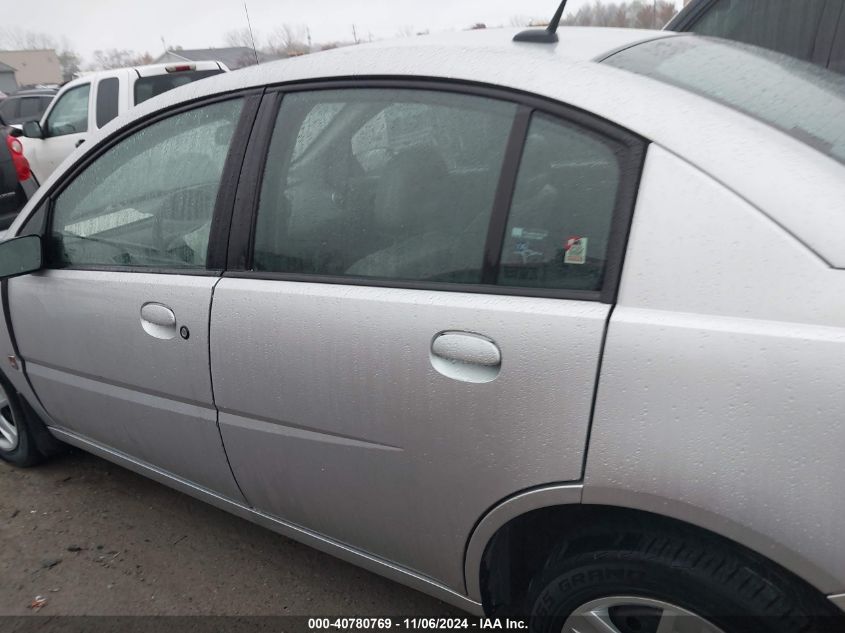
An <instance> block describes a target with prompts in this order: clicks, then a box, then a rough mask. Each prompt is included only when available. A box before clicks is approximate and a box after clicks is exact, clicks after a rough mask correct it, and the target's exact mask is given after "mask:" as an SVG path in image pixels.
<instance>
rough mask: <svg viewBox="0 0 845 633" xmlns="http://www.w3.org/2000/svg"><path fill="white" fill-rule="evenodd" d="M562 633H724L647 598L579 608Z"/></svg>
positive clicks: (698, 618) (614, 599)
mask: <svg viewBox="0 0 845 633" xmlns="http://www.w3.org/2000/svg"><path fill="white" fill-rule="evenodd" d="M562 633H724V632H723V631H722V629H720V628H719V627H717V626H715V625H714V624H712V623H711V622H709V621H707V620H706V619H704V618H703V617H701V616H698V615H696V614H694V613H691V612H690V611H687V610H686V609H682V608H681V607H677V606H675V605H672V604H669V603H668V602H663V601H661V600H652V599H649V598H635V597H631V596H618V597H609V598H601V599H599V600H593V601H591V602H588V603H587V604H584V605H581V606H580V607H578V608H577V609H575V611H573V612H572V615H570V616H569V618H568V619H567V620H566V622H565V623H564V624H563V631H562Z"/></svg>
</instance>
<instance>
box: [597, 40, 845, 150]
mask: <svg viewBox="0 0 845 633" xmlns="http://www.w3.org/2000/svg"><path fill="white" fill-rule="evenodd" d="M604 63H606V64H610V65H611V66H616V67H617V68H622V69H624V70H628V71H631V72H634V73H637V74H640V75H645V76H647V77H651V78H653V79H658V80H660V81H663V82H665V83H668V84H671V85H673V86H677V87H679V88H684V89H686V90H689V91H691V92H694V93H696V94H699V95H702V96H704V97H707V98H709V99H712V100H714V101H718V102H719V103H722V104H725V105H727V106H730V107H732V108H734V109H735V110H739V111H740V112H743V113H745V114H748V115H751V116H753V117H754V118H756V119H758V120H760V121H763V122H764V123H768V124H769V125H772V126H774V127H776V128H777V129H779V130H781V131H783V132H785V133H787V134H789V135H790V136H792V137H793V138H797V139H799V140H800V141H803V142H804V143H807V144H808V145H810V146H812V147H814V148H815V149H817V150H819V151H821V152H823V153H825V154H827V155H828V156H830V157H831V158H833V159H835V160H837V161H839V162H841V163H845V116H843V113H845V76H842V75H838V74H836V73H832V72H830V71H828V70H825V69H823V68H820V67H818V66H815V65H813V64H809V63H806V62H803V61H800V60H798V59H794V58H792V57H789V56H787V55H782V54H780V53H775V52H773V51H768V50H765V49H762V48H757V47H755V46H749V45H747V44H740V43H737V42H730V41H728V40H721V39H717V38H709V37H698V36H678V37H670V38H665V39H659V40H652V41H650V42H645V43H643V44H638V45H637V46H633V47H631V48H628V49H626V50H624V51H621V52H619V53H616V54H614V55H612V56H611V57H609V58H607V59H606V60H604Z"/></svg>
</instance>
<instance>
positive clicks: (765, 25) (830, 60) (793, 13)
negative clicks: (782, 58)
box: [666, 0, 845, 74]
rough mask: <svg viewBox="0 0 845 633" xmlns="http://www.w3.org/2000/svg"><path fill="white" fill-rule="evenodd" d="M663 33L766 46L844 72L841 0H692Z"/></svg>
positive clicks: (844, 30)
mask: <svg viewBox="0 0 845 633" xmlns="http://www.w3.org/2000/svg"><path fill="white" fill-rule="evenodd" d="M666 29H667V30H670V31H689V32H692V33H698V34H699V35H710V36H713V37H723V38H725V39H729V40H736V41H739V42H745V43H746V44H754V45H755V46H761V47H763V48H770V49H772V50H775V51H778V52H781V53H786V54H787V55H792V56H793V57H798V58H799V59H803V60H805V61H808V62H812V63H814V64H817V65H819V66H823V67H825V68H828V69H830V70H832V71H834V72H838V73H842V74H845V0H692V1H691V2H690V3H689V4H688V5H687V6H686V7H684V9H683V10H682V11H681V12H680V13H679V14H678V15H677V16H675V18H674V19H673V20H672V21H671V22H669V24H667V25H666Z"/></svg>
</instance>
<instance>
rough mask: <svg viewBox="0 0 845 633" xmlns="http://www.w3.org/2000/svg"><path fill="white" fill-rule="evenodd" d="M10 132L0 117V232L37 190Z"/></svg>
mask: <svg viewBox="0 0 845 633" xmlns="http://www.w3.org/2000/svg"><path fill="white" fill-rule="evenodd" d="M10 130H11V128H10V127H9V126H8V125H6V123H5V120H4V119H3V117H2V115H0V231H5V230H6V229H8V228H9V226H10V225H11V224H12V222H13V221H14V219H15V218H16V217H17V215H18V212H19V211H20V210H21V209H22V208H23V207H24V205H25V204H26V203H27V201H28V200H29V199H30V198H31V197H32V194H34V193H35V190H36V189H37V185H36V184H35V179H34V178H32V176H31V174H30V172H29V163H28V162H27V160H26V158H25V157H24V156H23V151H22V148H21V143H20V141H19V140H18V139H17V138H15V137H13V136H12V135H11V134H10V133H9V131H10Z"/></svg>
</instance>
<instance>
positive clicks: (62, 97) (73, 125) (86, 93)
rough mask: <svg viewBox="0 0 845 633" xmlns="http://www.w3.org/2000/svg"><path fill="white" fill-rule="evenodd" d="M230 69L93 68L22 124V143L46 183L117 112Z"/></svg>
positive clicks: (203, 65)
mask: <svg viewBox="0 0 845 633" xmlns="http://www.w3.org/2000/svg"><path fill="white" fill-rule="evenodd" d="M227 71H228V68H226V66H225V65H224V64H222V63H221V62H216V61H200V62H184V63H176V64H155V65H150V66H136V67H134V68H118V69H114V70H105V71H102V72H96V73H90V74H87V75H85V76H83V77H80V78H79V79H75V80H73V81H71V82H69V83H67V84H66V85H65V86H64V87H63V88H62V89H61V90H60V91H59V92H58V94H57V95H56V97H55V98H54V99H53V102H52V103H51V104H50V107H49V108H48V109H47V110H46V111H45V112H44V116H43V117H42V118H41V121H40V122H37V121H32V122H29V123H27V124H25V125H24V128H23V138H22V143H23V146H24V155H25V156H26V157H27V159H28V160H29V164H30V166H31V168H32V173H33V174H34V175H35V178H36V180H37V181H38V182H44V181H45V180H46V179H47V178H48V177H49V176H50V174H52V173H53V171H54V170H55V169H56V167H58V166H59V165H60V164H61V163H62V161H63V160H64V159H65V158H67V157H68V156H69V155H70V154H71V152H73V150H74V149H75V148H77V147H78V146H79V145H81V144H82V143H83V142H85V140H86V139H87V138H88V135H89V134H90V133H91V132H93V131H95V130H98V129H100V128H101V127H103V126H104V125H106V124H107V123H108V122H109V121H111V120H112V119H114V118H115V117H116V116H118V115H119V114H123V113H124V112H126V111H127V110H129V109H130V108H132V107H134V106H136V105H138V104H139V103H143V102H144V101H146V100H147V99H150V98H152V97H155V96H156V95H159V94H161V93H163V92H167V91H168V90H171V89H173V88H177V87H179V86H182V85H185V84H188V83H191V82H193V81H197V80H199V79H204V78H205V77H211V76H212V75H217V74H219V73H222V72H227Z"/></svg>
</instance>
